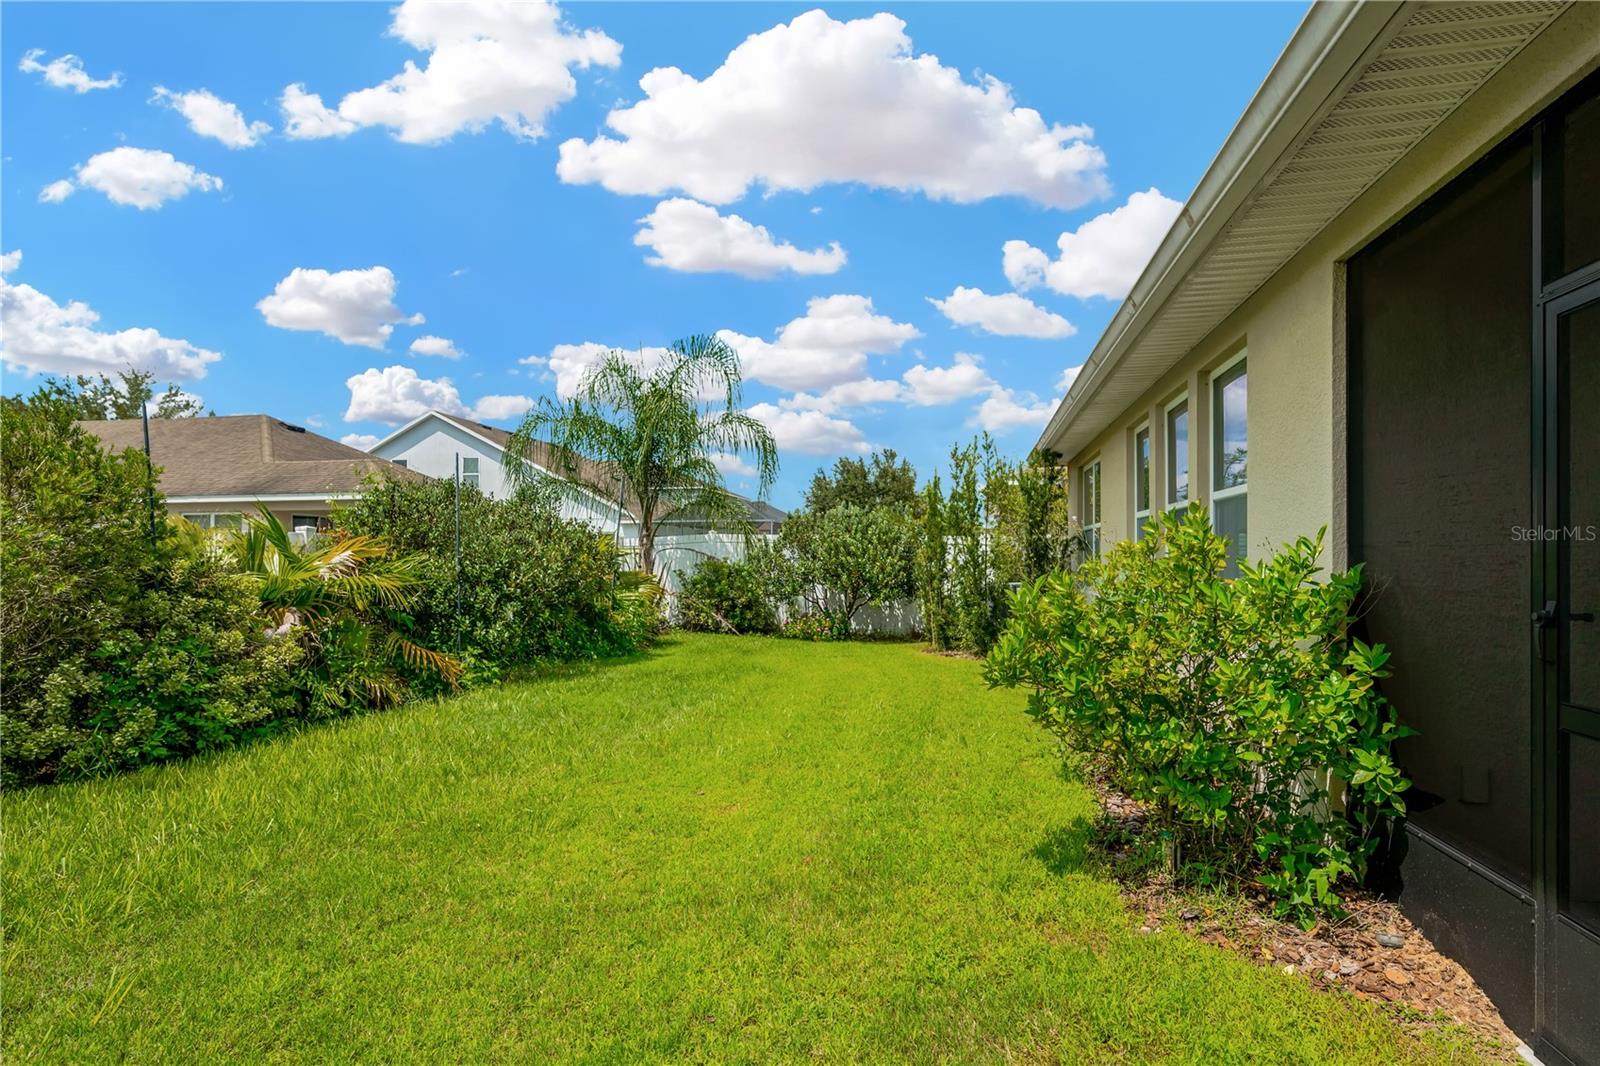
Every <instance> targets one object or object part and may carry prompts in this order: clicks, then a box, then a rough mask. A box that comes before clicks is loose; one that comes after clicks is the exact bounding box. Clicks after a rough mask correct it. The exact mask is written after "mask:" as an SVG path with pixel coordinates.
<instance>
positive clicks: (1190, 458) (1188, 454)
mask: <svg viewBox="0 0 1600 1066" xmlns="http://www.w3.org/2000/svg"><path fill="white" fill-rule="evenodd" d="M1180 407H1181V408H1183V444H1184V457H1183V461H1184V464H1185V466H1184V471H1183V499H1181V500H1180V499H1177V498H1175V496H1174V495H1173V490H1174V489H1175V488H1176V487H1177V480H1178V479H1177V470H1176V467H1175V466H1174V463H1173V460H1174V459H1176V458H1177V453H1176V451H1175V449H1174V448H1173V441H1174V440H1175V439H1176V438H1174V437H1173V435H1172V412H1174V411H1176V410H1177V409H1178V408H1180ZM1161 447H1162V449H1163V450H1164V451H1165V452H1166V462H1165V463H1163V464H1162V465H1163V466H1164V467H1165V470H1164V473H1165V475H1166V476H1165V477H1163V478H1162V479H1161V480H1162V486H1161V499H1162V508H1163V510H1167V511H1176V510H1177V509H1178V508H1180V507H1187V506H1189V504H1190V503H1192V502H1194V404H1192V403H1190V402H1189V392H1188V390H1187V389H1185V390H1184V391H1183V393H1182V394H1180V395H1179V396H1178V397H1176V398H1175V399H1174V400H1173V401H1172V402H1171V403H1169V404H1167V406H1165V407H1163V408H1162V409H1161Z"/></svg>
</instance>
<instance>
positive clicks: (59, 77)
mask: <svg viewBox="0 0 1600 1066" xmlns="http://www.w3.org/2000/svg"><path fill="white" fill-rule="evenodd" d="M42 55H44V49H43V48H30V49H29V50H28V51H26V52H24V53H23V55H22V62H20V63H18V64H17V69H18V70H20V71H22V72H23V73H24V74H40V75H43V77H44V81H45V83H46V84H47V85H54V86H55V87H56V88H57V89H71V90H72V91H73V92H75V93H78V94H79V95H82V94H83V93H86V92H90V91H92V90H94V89H115V88H116V87H117V86H119V85H121V84H122V75H121V74H113V75H111V77H109V78H98V79H97V78H91V77H90V76H89V73H88V71H86V70H84V69H83V60H81V59H79V58H78V57H77V56H75V55H70V54H69V55H64V56H57V57H56V58H54V59H52V60H50V61H49V62H48V63H41V62H39V57H40V56H42Z"/></svg>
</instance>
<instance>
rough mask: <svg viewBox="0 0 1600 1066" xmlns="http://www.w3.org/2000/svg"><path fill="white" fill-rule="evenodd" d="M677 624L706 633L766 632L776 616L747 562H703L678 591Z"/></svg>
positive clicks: (765, 593) (708, 560)
mask: <svg viewBox="0 0 1600 1066" xmlns="http://www.w3.org/2000/svg"><path fill="white" fill-rule="evenodd" d="M678 612H679V622H680V624H681V625H682V626H683V628H685V629H691V630H700V631H702V632H707V633H770V632H772V631H773V630H774V629H776V628H777V627H778V617H777V613H776V612H775V611H774V610H773V607H772V603H771V601H770V600H769V599H768V598H767V589H766V584H765V582H764V581H763V580H762V576H761V574H760V573H759V572H757V570H756V568H755V567H753V566H751V565H750V564H749V563H744V562H736V561H730V560H727V559H706V560H703V561H702V562H701V563H700V565H699V566H697V567H695V570H694V573H692V574H690V575H689V579H688V580H687V581H685V582H684V583H683V587H682V588H681V589H680V590H679V591H678Z"/></svg>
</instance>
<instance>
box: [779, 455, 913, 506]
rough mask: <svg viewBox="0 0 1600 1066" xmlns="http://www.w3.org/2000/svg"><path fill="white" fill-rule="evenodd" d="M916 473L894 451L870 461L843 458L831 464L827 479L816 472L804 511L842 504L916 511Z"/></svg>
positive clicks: (876, 456) (822, 472) (821, 473)
mask: <svg viewBox="0 0 1600 1066" xmlns="http://www.w3.org/2000/svg"><path fill="white" fill-rule="evenodd" d="M920 502H921V501H920V500H919V498H918V496H917V472H916V471H915V470H914V469H912V466H911V463H910V462H908V461H907V460H905V459H901V458H900V457H899V455H898V454H897V453H896V452H895V450H894V449H893V448H884V449H883V450H882V451H877V452H874V453H873V454H872V456H871V457H870V459H855V458H851V457H848V456H846V457H845V458H842V459H838V460H836V461H835V462H834V464H833V473H832V474H831V475H830V474H828V473H826V472H824V471H822V470H818V471H817V472H816V474H815V475H814V476H813V477H812V478H811V487H810V488H808V489H807V490H806V510H808V511H812V512H815V513H821V512H823V511H828V510H832V509H833V508H835V507H839V506H841V505H843V504H851V505H853V506H856V507H861V508H865V509H867V510H871V509H873V508H875V507H903V508H906V509H907V510H915V509H916V508H917V507H918V506H919V505H920Z"/></svg>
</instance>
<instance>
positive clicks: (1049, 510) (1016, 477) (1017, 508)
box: [984, 450, 1083, 583]
mask: <svg viewBox="0 0 1600 1066" xmlns="http://www.w3.org/2000/svg"><path fill="white" fill-rule="evenodd" d="M984 499H985V505H986V507H987V508H988V511H989V514H990V516H991V520H992V522H993V525H994V535H995V550H994V555H995V562H994V565H995V569H996V571H997V573H998V574H999V576H1000V578H1001V580H1002V581H1004V582H1006V583H1010V582H1020V581H1032V580H1034V579H1035V578H1039V577H1043V576H1044V575H1045V574H1048V573H1052V572H1054V571H1057V570H1066V569H1068V568H1069V567H1070V565H1071V563H1072V561H1073V560H1074V559H1075V558H1080V557H1081V556H1082V555H1083V552H1082V551H1081V550H1080V549H1081V543H1080V542H1081V537H1079V536H1078V534H1077V530H1076V527H1075V526H1074V525H1073V523H1072V521H1071V518H1070V517H1069V516H1068V513H1067V468H1066V467H1065V466H1063V465H1061V463H1060V456H1058V455H1057V454H1056V453H1055V452H1051V451H1037V450H1036V451H1034V452H1032V453H1031V454H1029V456H1028V458H1027V460H1026V461H1024V462H1022V463H1020V464H1018V465H1017V466H1015V467H1007V468H1005V469H1004V470H996V471H995V472H994V473H993V474H992V475H991V477H990V478H989V480H988V482H987V483H986V484H985V486H984Z"/></svg>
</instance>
